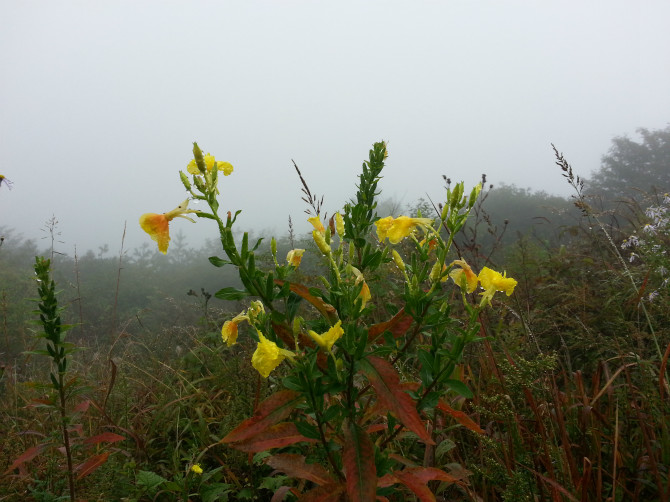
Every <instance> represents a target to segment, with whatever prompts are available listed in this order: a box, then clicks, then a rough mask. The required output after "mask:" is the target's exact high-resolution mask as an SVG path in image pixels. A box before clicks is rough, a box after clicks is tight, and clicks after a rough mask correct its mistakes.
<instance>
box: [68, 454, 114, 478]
mask: <svg viewBox="0 0 670 502" xmlns="http://www.w3.org/2000/svg"><path fill="white" fill-rule="evenodd" d="M109 453H110V452H108V451H106V452H105V453H101V454H100V455H93V456H92V457H91V458H89V459H88V460H87V461H86V462H84V463H83V464H80V465H78V466H77V467H75V471H79V474H77V480H80V479H81V478H83V477H86V476H88V475H89V474H91V473H92V472H93V471H95V470H96V469H97V468H98V467H100V466H101V465H103V464H104V463H105V462H107V457H109Z"/></svg>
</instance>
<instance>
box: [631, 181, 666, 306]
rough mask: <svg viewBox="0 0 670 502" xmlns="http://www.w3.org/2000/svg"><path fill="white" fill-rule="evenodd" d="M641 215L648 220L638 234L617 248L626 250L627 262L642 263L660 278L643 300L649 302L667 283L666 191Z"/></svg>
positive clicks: (634, 234)
mask: <svg viewBox="0 0 670 502" xmlns="http://www.w3.org/2000/svg"><path fill="white" fill-rule="evenodd" d="M645 216H646V217H647V218H648V222H647V223H646V224H645V225H644V226H643V227H642V230H641V233H640V234H639V235H638V233H637V232H635V233H633V234H632V235H630V236H629V237H628V238H626V239H624V240H623V242H622V243H621V249H625V250H629V251H630V256H629V258H628V259H629V261H630V262H631V263H633V262H635V261H641V262H644V263H645V264H647V265H648V266H649V267H650V268H651V270H652V271H653V272H654V273H655V274H656V276H657V277H659V278H660V286H659V287H657V288H655V289H653V290H652V291H651V292H650V293H648V295H647V299H648V300H649V301H653V300H654V299H655V298H656V297H657V296H658V295H659V294H660V291H661V290H662V289H663V288H666V287H668V285H670V272H669V271H668V268H670V256H668V251H667V249H668V244H670V194H667V193H666V194H664V195H663V198H662V199H661V203H660V204H658V205H653V206H650V207H648V208H647V209H646V210H645Z"/></svg>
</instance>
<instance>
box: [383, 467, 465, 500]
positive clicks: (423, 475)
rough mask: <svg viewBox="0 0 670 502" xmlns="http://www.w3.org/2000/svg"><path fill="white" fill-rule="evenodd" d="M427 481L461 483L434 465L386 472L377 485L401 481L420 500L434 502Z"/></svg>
mask: <svg viewBox="0 0 670 502" xmlns="http://www.w3.org/2000/svg"><path fill="white" fill-rule="evenodd" d="M429 481H446V482H449V483H458V484H462V482H461V480H460V478H457V477H455V476H452V475H451V474H447V473H446V472H444V471H442V470H440V469H437V468H435V467H408V468H406V469H403V470H402V471H395V472H391V473H389V474H386V475H385V476H383V477H382V478H380V479H379V482H378V486H379V487H380V488H385V487H387V486H392V485H394V484H396V483H402V484H403V485H405V486H406V487H407V488H409V489H410V490H411V491H412V492H413V493H414V495H416V496H417V497H419V500H421V502H435V495H434V494H433V492H432V491H430V489H429V488H428V482H429Z"/></svg>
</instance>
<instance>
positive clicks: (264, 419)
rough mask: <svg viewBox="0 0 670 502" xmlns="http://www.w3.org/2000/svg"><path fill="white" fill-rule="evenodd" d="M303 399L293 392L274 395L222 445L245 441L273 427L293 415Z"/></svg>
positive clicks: (224, 439)
mask: <svg viewBox="0 0 670 502" xmlns="http://www.w3.org/2000/svg"><path fill="white" fill-rule="evenodd" d="M300 399H301V397H300V394H299V393H298V392H295V391H292V390H280V391H279V392H276V393H274V394H272V395H271V396H270V397H268V398H267V399H266V400H265V401H263V402H262V403H261V404H259V405H258V408H257V409H256V411H255V412H254V414H253V416H252V417H250V418H247V419H246V420H245V421H244V422H242V423H241V424H240V425H238V426H237V427H236V428H235V429H233V430H232V431H231V432H230V433H229V434H228V435H227V436H226V437H225V438H223V439H222V440H221V442H222V443H235V442H238V441H244V440H245V439H249V438H250V437H252V436H255V435H256V434H258V433H259V432H261V431H263V430H265V429H266V428H268V427H271V426H273V425H275V424H277V423H279V422H281V421H282V420H284V419H285V418H286V417H288V416H289V415H290V414H291V411H293V408H295V407H296V405H297V404H298V402H299V401H300Z"/></svg>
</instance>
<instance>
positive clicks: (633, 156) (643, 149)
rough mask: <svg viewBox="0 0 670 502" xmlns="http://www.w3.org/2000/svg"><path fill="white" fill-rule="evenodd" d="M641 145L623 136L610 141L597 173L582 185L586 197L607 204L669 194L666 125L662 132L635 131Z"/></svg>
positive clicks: (669, 129)
mask: <svg viewBox="0 0 670 502" xmlns="http://www.w3.org/2000/svg"><path fill="white" fill-rule="evenodd" d="M637 132H638V134H639V135H640V136H641V141H639V142H637V141H634V140H632V139H630V138H627V137H625V136H621V137H616V138H614V139H613V140H612V147H611V148H610V151H609V152H608V153H607V154H606V155H604V156H603V158H602V163H601V166H600V169H599V170H598V171H596V172H595V174H594V175H593V177H592V178H591V180H589V181H588V182H587V184H586V189H587V192H588V193H589V194H597V195H600V196H602V197H603V198H604V199H605V200H607V201H609V203H612V202H616V201H617V200H618V199H621V198H628V197H635V196H637V195H639V193H640V192H643V193H664V192H668V191H670V172H669V171H668V165H670V125H669V126H668V127H666V128H665V129H656V130H649V129H643V128H641V129H638V130H637Z"/></svg>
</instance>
